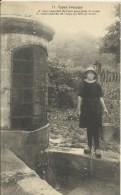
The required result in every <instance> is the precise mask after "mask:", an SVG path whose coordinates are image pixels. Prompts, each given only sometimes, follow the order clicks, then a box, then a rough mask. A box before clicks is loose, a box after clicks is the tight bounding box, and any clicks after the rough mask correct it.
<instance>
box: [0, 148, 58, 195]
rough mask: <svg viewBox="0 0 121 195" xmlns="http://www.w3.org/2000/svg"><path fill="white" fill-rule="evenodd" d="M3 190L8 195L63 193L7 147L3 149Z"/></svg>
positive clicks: (54, 194) (55, 194)
mask: <svg viewBox="0 0 121 195" xmlns="http://www.w3.org/2000/svg"><path fill="white" fill-rule="evenodd" d="M1 192H2V193H3V194H6V195H10V194H12V195H18V194H21V195H40V194H43V195H61V193H59V192H57V191H56V190H55V189H54V188H52V187H51V186H50V185H49V184H48V183H47V182H46V181H45V180H43V179H41V178H40V177H39V176H38V175H37V174H36V172H35V171H34V170H32V169H30V168H29V167H28V166H27V165H26V164H25V163H24V162H23V161H22V160H20V159H19V158H18V157H17V156H16V155H15V154H14V153H13V152H12V151H11V150H9V149H7V148H2V149H1Z"/></svg>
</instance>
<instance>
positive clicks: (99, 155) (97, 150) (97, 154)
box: [95, 149, 101, 158]
mask: <svg viewBox="0 0 121 195" xmlns="http://www.w3.org/2000/svg"><path fill="white" fill-rule="evenodd" d="M95 156H96V157H97V158H101V152H100V150H99V149H96V150H95Z"/></svg>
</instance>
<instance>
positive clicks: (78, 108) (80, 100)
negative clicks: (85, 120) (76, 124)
mask: <svg viewBox="0 0 121 195" xmlns="http://www.w3.org/2000/svg"><path fill="white" fill-rule="evenodd" d="M81 105H82V97H80V96H78V101H77V114H78V115H79V116H80V114H81Z"/></svg>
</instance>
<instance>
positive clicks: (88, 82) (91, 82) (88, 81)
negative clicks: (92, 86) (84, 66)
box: [85, 79, 96, 83]
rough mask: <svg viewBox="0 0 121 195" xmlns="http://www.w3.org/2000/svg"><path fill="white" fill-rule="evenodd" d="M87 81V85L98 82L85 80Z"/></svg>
mask: <svg viewBox="0 0 121 195" xmlns="http://www.w3.org/2000/svg"><path fill="white" fill-rule="evenodd" d="M85 81H86V82H87V83H94V82H95V81H96V80H93V81H89V80H87V79H85Z"/></svg>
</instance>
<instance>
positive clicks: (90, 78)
mask: <svg viewBox="0 0 121 195" xmlns="http://www.w3.org/2000/svg"><path fill="white" fill-rule="evenodd" d="M94 77H95V73H94V72H93V71H91V70H90V71H88V72H87V79H89V80H93V79H94Z"/></svg>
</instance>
